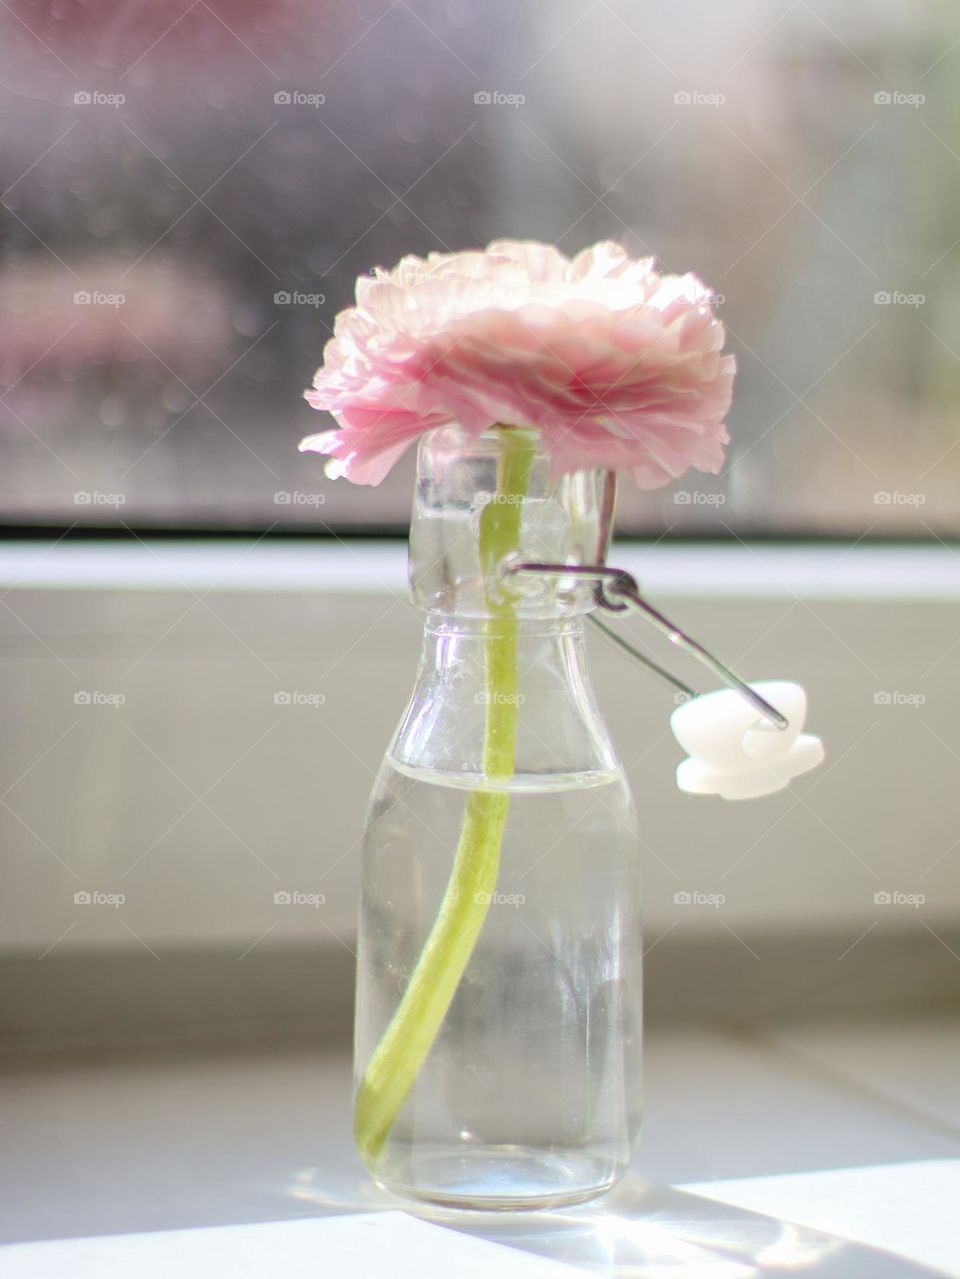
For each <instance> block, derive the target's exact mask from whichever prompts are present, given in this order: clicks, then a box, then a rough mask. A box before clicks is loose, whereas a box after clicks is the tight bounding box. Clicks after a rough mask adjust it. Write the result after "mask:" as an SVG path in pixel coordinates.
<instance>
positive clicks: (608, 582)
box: [505, 548, 788, 729]
mask: <svg viewBox="0 0 960 1279" xmlns="http://www.w3.org/2000/svg"><path fill="white" fill-rule="evenodd" d="M602 549H604V548H601V553H602ZM505 572H507V573H508V574H513V573H526V574H538V575H544V576H548V577H561V576H563V577H579V578H584V579H586V580H588V581H590V580H592V581H593V582H594V596H595V599H596V602H597V606H598V607H599V608H601V609H603V610H604V611H605V612H607V613H626V612H630V611H631V610H636V611H637V612H640V613H643V614H644V615H645V616H646V617H648V618H649V619H650V621H651V622H653V624H654V626H656V627H657V629H658V630H659V631H661V632H662V633H663V634H664V635H666V637H667V639H669V640H670V642H671V643H672V644H676V645H677V647H678V648H682V649H683V650H684V652H686V653H689V654H690V656H691V657H695V658H696V659H697V661H698V662H702V663H703V665H704V666H706V667H708V668H709V669H710V670H711V671H712V672H713V673H714V675H716V676H717V678H718V679H721V680H723V682H724V683H725V684H726V685H727V686H728V687H729V688H732V689H735V690H736V692H738V693H739V694H740V696H741V697H743V698H745V699H746V700H747V701H748V702H749V703H750V705H751V706H752V707H753V708H754V710H756V711H757V712H758V713H759V714H760V715H762V716H763V718H764V719H766V720H769V722H770V723H771V724H773V725H775V726H776V727H777V728H780V729H783V728H787V727H788V720H787V717H786V716H785V715H782V714H781V713H780V711H778V710H777V709H776V707H775V706H771V705H770V703H769V702H768V701H767V700H766V699H765V698H763V697H761V696H760V694H759V693H757V692H755V691H754V690H753V689H752V688H751V687H750V685H749V684H746V683H744V681H743V680H742V679H741V678H740V676H739V675H737V674H736V673H735V672H734V671H732V670H731V669H730V667H729V666H726V665H725V664H724V663H723V662H721V661H720V659H719V658H718V657H715V656H714V654H713V653H711V652H710V651H709V650H708V649H706V648H704V646H703V645H702V644H700V643H699V642H698V641H697V640H695V639H693V638H692V636H690V635H687V633H686V632H685V631H683V630H681V628H680V627H679V626H677V625H676V624H675V623H674V622H671V621H670V619H669V618H668V617H665V616H664V615H663V613H661V612H660V610H659V609H657V608H654V606H653V605H652V604H650V603H648V601H647V600H645V599H644V598H643V596H642V595H641V594H640V587H639V586H638V585H637V580H636V578H635V577H634V576H633V574H632V573H628V572H627V571H626V569H622V568H608V567H607V565H605V564H541V563H538V562H534V561H520V562H514V563H512V564H507V565H505ZM590 620H591V621H592V622H594V624H595V625H596V626H598V627H599V628H600V630H602V631H603V632H604V634H606V635H607V636H609V638H610V639H612V640H613V641H614V643H615V644H617V645H618V646H619V647H620V648H622V649H623V650H624V651H625V652H627V653H629V654H630V655H631V657H634V658H636V659H637V661H639V662H642V663H643V665H644V666H646V667H647V668H648V669H650V670H652V671H655V672H656V674H658V675H660V676H661V678H663V679H665V680H667V681H668V683H670V684H672V685H673V687H674V688H678V689H680V691H681V692H683V693H686V694H687V696H688V697H696V696H698V694H697V693H696V692H695V691H694V690H693V689H692V688H690V687H689V686H688V685H687V684H684V682H683V681H682V680H680V679H677V677H676V676H675V675H673V674H672V673H671V672H670V671H668V670H667V669H666V668H665V667H663V666H660V665H659V663H657V662H655V661H653V660H652V659H651V658H649V657H647V655H646V654H645V653H641V652H640V650H639V649H637V648H634V647H633V645H632V644H630V643H628V642H627V641H626V640H625V639H623V638H622V637H621V636H620V635H618V634H617V633H616V631H614V630H613V629H612V628H611V627H609V626H607V624H606V623H605V622H602V621H600V619H599V618H598V617H596V616H595V615H593V614H591V616H590Z"/></svg>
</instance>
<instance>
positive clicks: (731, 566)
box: [0, 538, 960, 601]
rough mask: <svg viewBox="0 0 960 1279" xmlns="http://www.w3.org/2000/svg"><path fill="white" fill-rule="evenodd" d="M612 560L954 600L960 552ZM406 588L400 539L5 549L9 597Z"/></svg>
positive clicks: (716, 579) (691, 587)
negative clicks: (16, 592)
mask: <svg viewBox="0 0 960 1279" xmlns="http://www.w3.org/2000/svg"><path fill="white" fill-rule="evenodd" d="M610 563H612V564H616V565H617V566H622V567H623V568H626V569H628V570H629V571H630V572H632V573H634V574H635V575H636V576H637V578H638V579H639V581H640V582H641V585H642V586H643V587H644V588H645V589H647V590H649V591H650V592H651V593H656V592H661V593H665V594H668V595H683V596H688V595H689V596H699V597H703V598H716V599H724V598H733V597H736V598H739V599H768V598H778V597H780V598H791V597H795V596H798V595H802V596H804V597H806V598H809V599H811V600H816V599H821V600H823V599H833V600H835V599H849V600H890V599H900V600H933V601H943V600H954V599H958V598H960V551H957V550H955V549H954V548H952V547H950V546H946V545H944V544H940V545H922V546H889V545H884V546H875V545H867V544H860V545H854V546H851V547H843V546H836V545H821V544H815V543H799V544H773V545H771V544H768V543H755V544H750V543H735V544H716V543H694V544H691V543H682V544H665V543H662V542H660V543H621V544H619V545H617V546H615V547H614V549H613V552H612V553H611V555H610ZM405 586H406V546H405V544H404V543H403V542H402V541H367V540H350V539H349V538H347V539H344V540H339V539H338V540H335V541H330V540H326V539H323V540H321V539H316V540H311V539H309V538H303V539H297V540H295V541H287V540H283V541H276V542H271V541H269V540H265V539H260V540H255V539H251V540H250V541H240V540H237V541H233V540H223V541H194V540H190V539H184V540H183V541H154V542H149V541H144V542H142V543H136V542H135V543H130V542H96V543H92V544H89V543H88V544H83V543H78V542H59V543H38V542H23V543H8V544H6V545H0V590H4V591H6V590H10V589H38V590H111V591H117V590H121V591H122V590H132V591H183V590H186V591H208V590H216V591H223V592H257V591H269V592H282V593H294V594H295V593H300V592H305V593H315V592H317V591H324V592H331V593H336V594H364V595H367V594H380V593H396V592H400V591H403V590H404V589H405Z"/></svg>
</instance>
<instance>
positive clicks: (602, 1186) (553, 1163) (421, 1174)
mask: <svg viewBox="0 0 960 1279" xmlns="http://www.w3.org/2000/svg"><path fill="white" fill-rule="evenodd" d="M624 1171H625V1166H623V1165H620V1164H617V1163H613V1162H612V1161H611V1160H609V1159H603V1158H600V1157H598V1156H596V1155H588V1154H586V1153H584V1152H580V1151H576V1152H571V1151H557V1152H551V1151H548V1150H540V1149H537V1148H534V1147H526V1146H509V1145H503V1146H473V1147H458V1148H457V1149H454V1150H451V1149H450V1148H449V1147H437V1148H436V1149H434V1150H431V1149H429V1148H424V1147H423V1146H421V1145H419V1144H418V1146H417V1149H416V1152H413V1151H408V1152H406V1153H405V1154H401V1153H400V1152H397V1151H396V1150H394V1151H392V1152H391V1157H389V1158H388V1160H387V1167H382V1168H379V1169H377V1170H376V1171H374V1172H373V1177H374V1180H375V1181H376V1182H377V1184H378V1185H380V1186H382V1187H383V1189H385V1190H388V1191H390V1192H391V1193H393V1194H396V1195H402V1196H403V1197H404V1198H408V1199H417V1200H420V1201H421V1202H425V1203H432V1204H439V1205H441V1206H442V1207H445V1208H462V1209H465V1210H471V1209H472V1210H474V1211H478V1212H523V1211H533V1210H536V1209H538V1208H559V1207H564V1206H566V1205H569V1204H577V1203H584V1202H585V1201H586V1200H588V1199H595V1198H596V1197H597V1196H599V1195H603V1194H606V1192H607V1191H608V1190H609V1189H610V1188H611V1187H612V1186H613V1185H614V1184H615V1183H616V1182H617V1181H618V1180H619V1179H620V1177H621V1176H622V1174H623V1172H624Z"/></svg>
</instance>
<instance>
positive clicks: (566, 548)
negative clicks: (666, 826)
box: [355, 428, 641, 1208]
mask: <svg viewBox="0 0 960 1279" xmlns="http://www.w3.org/2000/svg"><path fill="white" fill-rule="evenodd" d="M602 478H603V477H602V474H601V473H600V472H597V473H590V474H583V473H581V474H578V475H574V476H567V477H564V478H562V479H560V480H554V479H551V477H550V474H549V466H548V463H547V459H546V458H545V457H544V456H543V455H542V454H541V453H540V452H539V451H538V449H537V438H536V435H535V433H532V432H521V431H518V430H516V429H515V428H510V429H509V431H508V430H506V429H493V430H490V431H488V432H486V433H485V434H484V435H483V436H482V437H481V438H480V439H479V440H475V441H473V442H467V441H466V440H465V438H464V436H463V434H462V432H461V431H459V430H458V429H456V428H444V429H443V430H441V431H435V432H433V433H431V434H430V435H428V436H426V437H424V439H423V440H422V441H421V445H420V453H419V471H418V480H417V492H416V499H415V503H414V512H413V521H412V525H411V537H410V575H411V590H412V596H413V600H414V603H415V604H416V605H417V606H418V607H419V608H421V609H422V610H424V612H425V614H426V617H425V628H424V642H423V653H422V657H421V661H420V669H419V673H418V676H417V682H416V687H415V688H414V692H413V696H412V698H411V701H410V704H409V706H408V707H407V710H406V713H405V714H404V716H403V719H402V720H401V723H400V726H399V728H398V729H397V732H396V734H395V736H394V739H393V741H392V743H391V745H390V747H389V748H388V750H387V753H386V757H385V759H384V761H383V765H382V768H381V770H380V773H379V776H378V779H377V782H376V784H375V787H374V791H373V795H372V799H371V806H370V813H369V819H368V827H367V832H366V838H365V844H364V850H363V865H362V899H361V916H360V948H359V968H358V991H357V995H358V998H357V1020H356V1080H357V1092H356V1111H355V1129H356V1137H357V1143H358V1146H359V1148H360V1151H361V1155H362V1156H363V1158H364V1162H365V1163H366V1165H367V1167H368V1168H369V1170H370V1171H371V1172H372V1173H373V1175H374V1176H375V1177H376V1179H377V1180H378V1181H379V1182H381V1183H382V1184H383V1185H385V1186H387V1187H388V1188H390V1189H392V1190H394V1191H396V1192H399V1193H401V1194H405V1195H412V1196H415V1197H418V1198H421V1199H427V1200H432V1201H434V1202H441V1203H445V1204H455V1205H460V1206H464V1207H477V1208H522V1207H541V1206H545V1205H554V1204H561V1203H572V1202H576V1201H578V1200H582V1199H587V1198H590V1197H592V1196H593V1195H596V1194H599V1193H602V1192H603V1191H604V1190H606V1189H608V1188H609V1187H610V1186H611V1185H612V1184H613V1183H614V1182H615V1181H616V1180H617V1178H618V1177H619V1176H620V1175H621V1174H622V1173H623V1171H624V1170H625V1168H626V1166H627V1164H628V1162H629V1160H630V1156H631V1151H632V1148H633V1146H634V1143H635V1141H636V1138H637V1135H638V1131H639V1126H640V1039H641V1016H640V1002H641V983H640V962H641V942H640V922H639V912H640V888H639V856H638V840H637V835H636V824H635V815H634V810H633V804H632V801H631V797H630V793H629V790H628V787H627V784H626V781H625V778H624V775H623V770H622V768H621V766H620V764H619V762H618V760H617V757H616V755H615V753H614V750H613V747H612V745H611V743H610V740H609V738H608V736H607V733H606V730H605V727H604V724H603V721H602V719H601V718H600V715H599V713H598V710H597V707H596V705H595V702H594V698H593V693H592V690H591V687H590V682H589V677H588V674H587V668H586V658H585V652H584V639H583V618H584V615H585V614H586V612H588V611H589V609H590V608H591V607H592V605H593V598H592V592H591V587H590V586H589V584H586V583H582V582H578V581H575V580H566V579H564V580H561V581H558V580H556V579H547V578H540V577H537V578H533V577H526V576H524V577H520V576H516V577H509V578H508V577H506V576H505V575H504V573H503V571H502V570H503V568H504V566H505V565H506V564H507V563H509V561H510V559H511V558H516V557H520V558H522V559H529V560H544V561H553V562H567V563H584V562H595V561H596V557H597V554H598V536H599V526H600V518H599V505H600V492H601V482H602Z"/></svg>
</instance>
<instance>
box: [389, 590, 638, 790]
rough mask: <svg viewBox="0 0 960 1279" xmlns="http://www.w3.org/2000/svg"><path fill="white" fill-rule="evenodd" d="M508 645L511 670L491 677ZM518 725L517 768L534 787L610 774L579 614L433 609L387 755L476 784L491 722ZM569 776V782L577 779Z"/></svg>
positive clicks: (521, 784)
mask: <svg viewBox="0 0 960 1279" xmlns="http://www.w3.org/2000/svg"><path fill="white" fill-rule="evenodd" d="M501 645H504V646H508V647H509V658H510V661H509V668H510V673H511V678H510V679H509V681H508V682H507V683H506V684H502V683H499V682H498V680H497V679H496V678H495V677H492V675H494V673H495V669H496V665H497V663H498V661H499V660H500V659H499V657H498V649H499V648H500V646H501ZM497 720H499V721H500V722H501V725H502V724H503V723H505V722H506V723H509V724H510V731H511V732H512V733H513V734H514V742H513V752H512V754H513V760H512V764H513V767H512V776H511V777H510V778H509V780H507V779H504V778H499V779H498V780H497V781H496V784H497V785H503V786H506V787H507V788H509V789H531V788H534V787H543V786H549V785H551V784H558V785H569V784H575V785H585V786H588V785H591V784H601V783H602V782H605V781H610V780H612V779H613V778H614V777H616V776H617V775H618V774H619V764H618V761H617V758H616V755H615V753H614V750H613V747H612V745H611V742H610V739H609V737H608V734H607V731H606V727H605V725H604V723H603V720H602V718H601V716H600V713H599V710H598V708H597V705H596V701H595V699H594V695H593V689H592V686H591V683H590V678H589V673H588V669H587V659H586V646H585V642H584V635H583V619H582V618H581V617H579V616H573V617H569V616H567V617H564V616H560V617H555V618H552V619H544V618H524V617H520V618H515V619H511V620H509V621H503V620H499V619H496V618H487V619H482V618H472V617H450V616H447V615H445V614H440V613H435V612H434V613H430V614H428V616H427V619H426V625H425V628H424V638H423V650H422V654H421V659H420V667H419V671H418V674H417V682H416V687H415V688H414V691H413V696H412V698H411V700H410V705H409V706H408V708H407V711H406V714H405V715H404V717H403V720H402V721H401V724H400V727H399V728H398V730H397V733H396V735H395V738H394V741H393V744H392V746H391V749H390V755H391V757H392V759H393V762H394V763H396V764H398V765H400V766H401V767H402V768H404V769H406V770H411V771H413V770H416V771H418V772H419V771H421V770H423V771H425V772H428V773H431V774H434V775H437V774H442V775H444V777H445V778H446V779H447V780H449V781H450V782H451V784H460V785H465V786H469V785H474V784H477V782H478V780H479V779H482V778H488V779H489V777H490V774H491V759H490V753H489V748H490V729H491V722H495V721H497ZM571 779H572V782H571Z"/></svg>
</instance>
